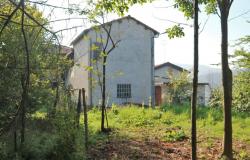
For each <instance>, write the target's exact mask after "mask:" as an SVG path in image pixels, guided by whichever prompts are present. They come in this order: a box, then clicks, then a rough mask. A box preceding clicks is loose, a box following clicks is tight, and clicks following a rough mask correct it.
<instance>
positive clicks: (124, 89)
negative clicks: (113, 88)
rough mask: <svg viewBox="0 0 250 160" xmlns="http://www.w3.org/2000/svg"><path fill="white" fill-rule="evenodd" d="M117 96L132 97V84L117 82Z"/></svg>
mask: <svg viewBox="0 0 250 160" xmlns="http://www.w3.org/2000/svg"><path fill="white" fill-rule="evenodd" d="M117 98H131V84H117Z"/></svg>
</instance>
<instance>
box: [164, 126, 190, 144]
mask: <svg viewBox="0 0 250 160" xmlns="http://www.w3.org/2000/svg"><path fill="white" fill-rule="evenodd" d="M186 138H187V136H186V134H185V132H184V131H183V129H182V128H181V127H177V128H171V129H168V130H167V131H166V134H165V136H164V139H165V140H166V141H168V142H176V141H183V140H185V139H186Z"/></svg>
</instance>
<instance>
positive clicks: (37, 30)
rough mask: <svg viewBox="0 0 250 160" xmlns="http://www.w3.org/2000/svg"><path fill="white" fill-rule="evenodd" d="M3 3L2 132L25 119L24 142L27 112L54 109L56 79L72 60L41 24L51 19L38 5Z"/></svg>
mask: <svg viewBox="0 0 250 160" xmlns="http://www.w3.org/2000/svg"><path fill="white" fill-rule="evenodd" d="M21 3H22V6H21ZM0 5H1V10H0V28H1V30H0V33H1V34H0V37H1V41H0V43H1V46H0V70H1V78H0V84H1V87H0V91H1V96H0V105H1V108H0V109H1V112H2V111H3V112H4V114H1V116H0V118H1V120H2V119H3V120H4V121H3V125H1V128H0V135H2V134H3V133H4V132H7V131H9V130H10V129H11V128H13V126H16V125H19V124H15V122H16V121H17V122H19V121H20V119H21V122H22V127H21V141H22V143H23V142H24V137H25V136H24V134H25V119H26V116H27V114H29V113H32V112H34V111H36V110H37V109H41V108H47V109H48V110H49V108H52V107H51V106H52V104H53V102H54V99H53V97H55V91H54V89H53V87H52V82H54V81H55V80H56V79H58V76H57V75H62V73H63V72H65V70H66V69H67V68H68V67H69V65H70V62H68V60H67V58H66V57H64V56H60V57H59V54H57V53H58V48H60V47H59V46H58V45H56V41H55V39H56V37H55V35H54V34H52V36H50V34H51V33H50V32H49V33H48V31H49V30H48V29H46V28H45V27H44V26H43V25H41V24H45V23H46V22H47V19H45V18H44V17H43V15H42V13H41V12H40V11H38V9H37V8H36V7H34V6H31V5H30V4H29V3H24V1H20V5H19V3H16V2H13V1H11V0H8V1H4V2H1V3H0ZM20 6H21V7H20ZM44 28H45V29H44ZM58 66H60V67H58ZM59 79H60V80H58V82H59V83H60V84H61V82H62V79H61V77H59Z"/></svg>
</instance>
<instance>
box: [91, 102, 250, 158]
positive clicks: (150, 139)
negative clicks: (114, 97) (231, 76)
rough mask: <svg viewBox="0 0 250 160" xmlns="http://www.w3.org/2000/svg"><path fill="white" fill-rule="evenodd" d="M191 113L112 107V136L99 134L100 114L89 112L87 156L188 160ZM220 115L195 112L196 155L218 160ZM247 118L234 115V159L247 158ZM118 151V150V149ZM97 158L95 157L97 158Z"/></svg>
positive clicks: (201, 110)
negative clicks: (89, 147)
mask: <svg viewBox="0 0 250 160" xmlns="http://www.w3.org/2000/svg"><path fill="white" fill-rule="evenodd" d="M189 115H190V110H189V107H187V106H175V107H163V108H161V109H160V108H156V109H151V108H148V109H144V108H139V107H122V108H121V107H117V106H113V107H112V109H110V111H109V112H108V123H109V127H110V128H112V129H113V132H112V133H111V135H108V136H105V135H102V134H98V132H99V128H100V112H99V111H98V110H97V109H93V110H91V111H90V112H89V125H90V129H91V134H92V135H95V136H91V144H92V146H94V147H91V148H92V150H91V151H90V157H91V158H94V157H95V158H96V157H98V156H100V157H99V158H101V157H102V156H103V155H105V156H106V158H107V159H116V158H117V159H170V158H172V159H173V158H174V159H190V150H191V148H190V139H189V137H190V116H189ZM222 120H223V115H222V111H220V110H219V109H209V108H199V109H198V121H197V132H198V156H199V158H201V159H214V158H219V156H220V153H221V148H222V147H221V146H222V144H221V142H222V139H223V121H222ZM249 124H250V117H248V116H246V115H244V114H234V116H233V137H234V151H235V155H236V158H237V159H249V157H248V156H249V155H250V126H249ZM117 148H120V150H119V149H117ZM97 159H98V158H97Z"/></svg>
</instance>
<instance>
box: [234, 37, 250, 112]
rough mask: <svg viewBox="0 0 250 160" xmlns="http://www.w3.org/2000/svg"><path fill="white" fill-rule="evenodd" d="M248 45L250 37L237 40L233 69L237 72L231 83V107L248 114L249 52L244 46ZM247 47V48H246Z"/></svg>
mask: <svg viewBox="0 0 250 160" xmlns="http://www.w3.org/2000/svg"><path fill="white" fill-rule="evenodd" d="M249 43H250V36H245V37H244V38H241V39H240V40H239V43H237V44H236V45H237V46H242V48H240V49H237V50H236V51H235V53H234V58H235V59H236V60H235V62H234V65H235V67H236V68H237V69H238V70H239V72H238V73H237V75H236V76H234V82H233V106H234V109H235V110H236V111H239V112H247V113H250V87H249V79H250V52H249V48H247V46H246V45H249ZM248 47H249V46H248Z"/></svg>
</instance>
